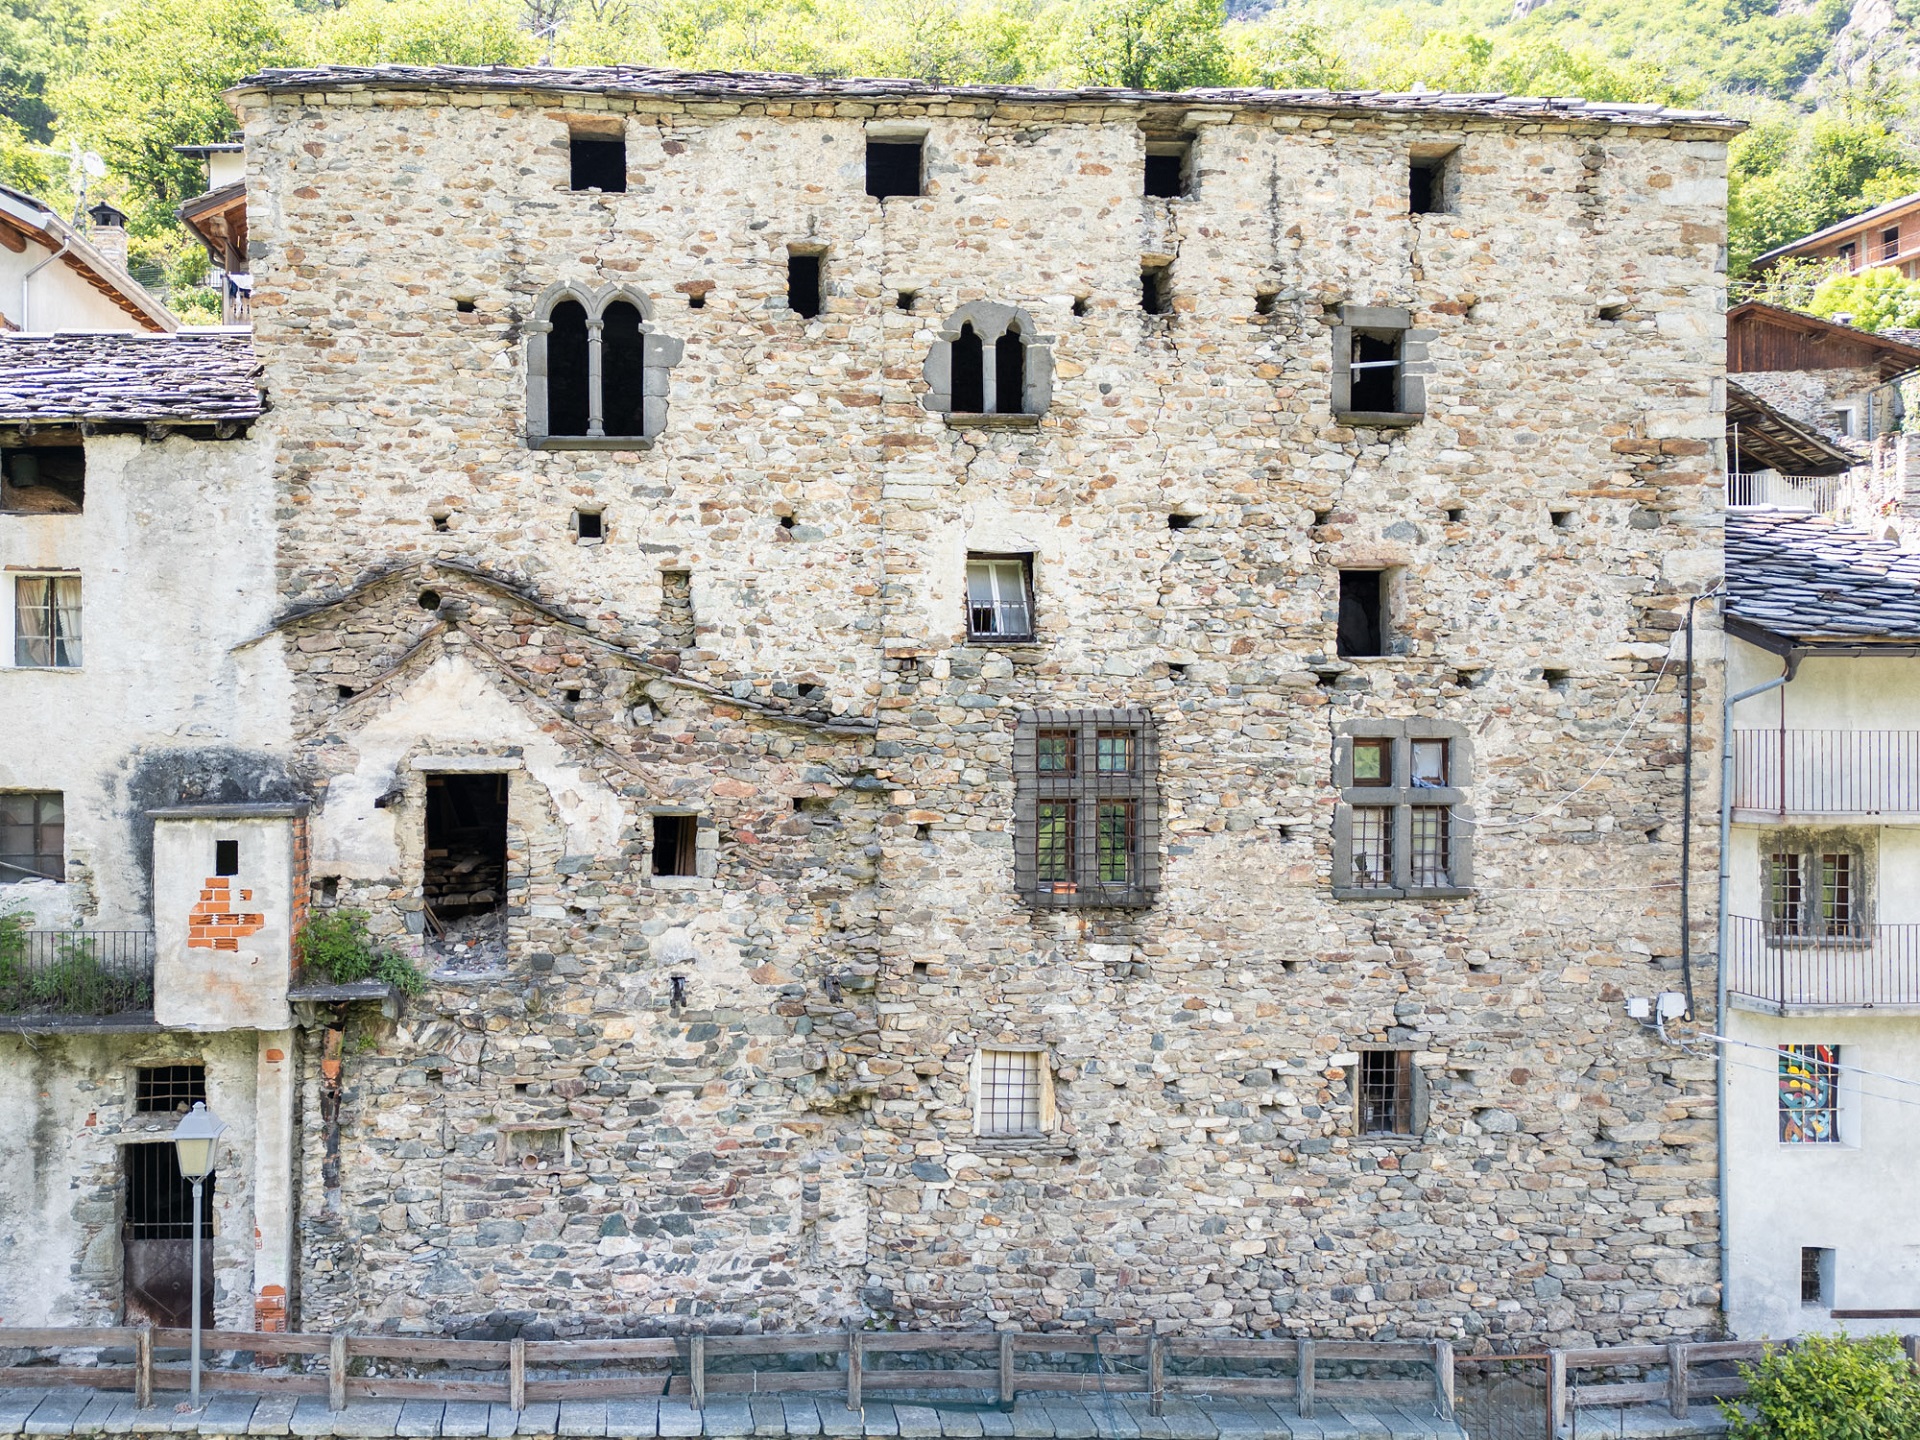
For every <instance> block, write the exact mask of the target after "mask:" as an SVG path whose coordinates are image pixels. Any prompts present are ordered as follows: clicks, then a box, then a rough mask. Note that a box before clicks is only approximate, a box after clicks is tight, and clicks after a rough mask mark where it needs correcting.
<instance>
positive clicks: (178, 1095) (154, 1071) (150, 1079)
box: [133, 1065, 207, 1115]
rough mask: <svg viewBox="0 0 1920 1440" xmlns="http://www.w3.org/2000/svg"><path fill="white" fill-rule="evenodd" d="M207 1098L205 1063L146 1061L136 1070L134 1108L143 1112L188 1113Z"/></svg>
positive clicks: (150, 1113) (163, 1113)
mask: <svg viewBox="0 0 1920 1440" xmlns="http://www.w3.org/2000/svg"><path fill="white" fill-rule="evenodd" d="M206 1098H207V1067H206V1066H204V1065H142V1066H141V1067H140V1068H139V1070H138V1071H136V1072H135V1076H134V1099H133V1108H134V1109H135V1110H137V1111H139V1112H140V1113H141V1114H143V1115H173V1114H176V1113H177V1114H183V1115H184V1114H185V1113H186V1112H187V1111H189V1110H191V1109H192V1108H193V1106H194V1102H195V1101H202V1102H204V1101H205V1100H206Z"/></svg>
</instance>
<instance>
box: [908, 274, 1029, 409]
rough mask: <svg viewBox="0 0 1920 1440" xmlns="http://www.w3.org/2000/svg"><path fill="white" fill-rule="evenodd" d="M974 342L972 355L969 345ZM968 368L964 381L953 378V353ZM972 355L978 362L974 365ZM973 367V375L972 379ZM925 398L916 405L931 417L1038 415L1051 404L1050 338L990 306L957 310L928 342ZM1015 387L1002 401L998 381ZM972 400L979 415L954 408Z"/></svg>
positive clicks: (1014, 313) (1003, 308)
mask: <svg viewBox="0 0 1920 1440" xmlns="http://www.w3.org/2000/svg"><path fill="white" fill-rule="evenodd" d="M963 334H964V335H965V336H966V339H967V341H969V342H972V341H977V342H978V347H979V348H978V351H977V352H976V351H975V348H974V345H973V344H972V343H965V344H962V343H961V342H962V337H963ZM1003 340H1011V341H1013V342H1014V343H1015V344H1017V345H1018V346H1019V349H1018V350H1017V351H1013V350H1012V349H1011V347H1003V346H1002V344H1001V342H1002V341H1003ZM956 345H958V346H959V347H960V349H959V359H960V361H961V363H963V364H965V365H966V366H967V367H968V370H967V373H966V374H964V375H960V374H956V373H955V360H956V351H955V347H956ZM976 353H978V355H979V359H978V360H977V361H976V360H975V359H974V356H975V354H976ZM976 364H977V365H978V366H979V371H980V373H979V375H978V377H977V384H976V377H975V375H974V374H973V373H972V367H973V366H974V365H976ZM922 373H924V374H925V376H926V380H927V393H926V394H925V395H923V396H922V397H921V400H920V403H921V404H922V405H923V406H925V407H926V408H927V409H928V410H931V411H933V412H934V413H936V414H967V413H979V414H988V415H995V414H997V415H1041V414H1045V413H1046V409H1047V407H1048V406H1049V405H1051V404H1052V403H1053V350H1052V337H1051V336H1045V335H1042V334H1041V333H1040V327H1039V326H1038V325H1036V324H1034V322H1033V317H1032V316H1031V315H1029V314H1027V312H1026V311H1024V310H1022V309H1020V308H1018V307H1017V306H1013V305H1006V304H1002V303H1000V302H999V301H995V300H975V301H972V302H970V303H969V304H966V305H962V306H961V307H960V308H959V309H958V310H955V311H954V312H953V314H951V315H949V316H948V317H947V318H946V321H945V322H944V323H943V324H942V325H941V327H940V329H939V331H938V332H937V334H936V335H935V337H934V342H933V349H932V350H931V351H930V352H929V353H928V355H927V363H926V366H925V367H924V370H923V372H922ZM1002 380H1006V381H1008V382H1009V383H1017V384H1018V386H1019V390H1020V393H1019V395H1018V396H1017V397H1015V396H1009V395H1002V394H1001V393H1000V390H1001V381H1002ZM976 397H978V402H979V406H980V409H979V410H978V411H977V412H970V411H966V410H963V409H961V408H959V407H958V406H957V405H956V404H955V400H956V399H959V400H961V401H963V402H971V401H973V400H974V399H975V398H976Z"/></svg>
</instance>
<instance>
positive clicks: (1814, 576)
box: [1727, 509, 1920, 644]
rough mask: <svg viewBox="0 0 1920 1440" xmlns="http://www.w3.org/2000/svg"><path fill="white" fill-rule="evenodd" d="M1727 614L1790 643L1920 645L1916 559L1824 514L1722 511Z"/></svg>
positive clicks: (1919, 557)
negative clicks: (1840, 641) (1862, 641)
mask: <svg viewBox="0 0 1920 1440" xmlns="http://www.w3.org/2000/svg"><path fill="white" fill-rule="evenodd" d="M1727 611H1728V614H1729V616H1730V617H1731V618H1733V619H1735V620H1744V621H1746V622H1747V623H1749V624H1751V625H1755V626H1758V627H1759V628H1760V629H1762V630H1766V631H1768V632H1770V633H1771V634H1773V635H1777V636H1779V637H1780V638H1781V639H1783V640H1790V641H1793V642H1795V643H1802V644H1814V643H1818V642H1819V641H1821V640H1830V639H1844V640H1858V639H1871V640H1887V641H1920V554H1917V553H1915V552H1913V551H1907V550H1902V549H1901V548H1900V547H1899V545H1897V544H1895V543H1894V542H1893V541H1891V540H1876V539H1874V538H1873V537H1872V536H1871V535H1868V534H1866V533H1865V532H1863V531H1859V530H1847V529H1842V528H1841V527H1840V526H1838V525H1836V524H1835V523H1834V522H1833V521H1831V520H1829V519H1827V518H1826V517H1825V516H1824V515H1809V514H1807V513H1805V512H1804V511H1794V510H1769V509H1752V510H1729V511H1728V512H1727Z"/></svg>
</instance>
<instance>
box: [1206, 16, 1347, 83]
mask: <svg viewBox="0 0 1920 1440" xmlns="http://www.w3.org/2000/svg"><path fill="white" fill-rule="evenodd" d="M1229 39H1230V43H1231V44H1232V46H1233V50H1234V68H1235V70H1236V71H1237V72H1238V78H1239V79H1240V81H1241V82H1242V83H1244V84H1248V85H1263V86H1266V87H1268V88H1270V89H1274V90H1314V89H1325V90H1345V89H1350V88H1352V87H1353V86H1354V85H1356V84H1357V83H1358V81H1357V80H1356V79H1355V76H1354V71H1353V68H1352V66H1351V64H1350V63H1349V61H1348V58H1347V56H1346V54H1345V53H1344V51H1343V50H1342V48H1341V45H1340V42H1339V39H1338V38H1337V37H1336V36H1334V35H1333V34H1332V33H1331V32H1329V31H1328V30H1327V29H1326V28H1325V27H1324V26H1323V25H1321V24H1320V23H1319V22H1318V21H1316V20H1314V19H1313V18H1311V17H1309V16H1306V15H1302V14H1300V13H1299V12H1297V11H1275V12H1273V13H1271V14H1269V15H1267V16H1266V17H1265V18H1264V19H1262V20H1261V21H1259V22H1257V23H1255V24H1252V25H1239V26H1235V27H1233V28H1232V30H1231V31H1230V32H1229Z"/></svg>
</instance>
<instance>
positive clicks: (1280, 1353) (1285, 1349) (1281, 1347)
mask: <svg viewBox="0 0 1920 1440" xmlns="http://www.w3.org/2000/svg"><path fill="white" fill-rule="evenodd" d="M1165 1344H1166V1346H1167V1348H1168V1350H1169V1351H1170V1352H1171V1353H1172V1354H1174V1355H1178V1356H1184V1357H1186V1358H1188V1359H1193V1360H1270V1361H1282V1360H1291V1359H1293V1358H1294V1350H1295V1348H1296V1347H1295V1342H1294V1341H1292V1340H1228V1339H1219V1340H1196V1339H1192V1338H1191V1337H1187V1336H1181V1335H1169V1336H1167V1337H1166V1340H1165Z"/></svg>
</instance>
